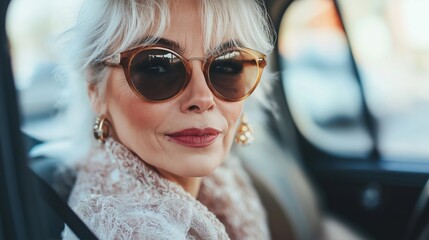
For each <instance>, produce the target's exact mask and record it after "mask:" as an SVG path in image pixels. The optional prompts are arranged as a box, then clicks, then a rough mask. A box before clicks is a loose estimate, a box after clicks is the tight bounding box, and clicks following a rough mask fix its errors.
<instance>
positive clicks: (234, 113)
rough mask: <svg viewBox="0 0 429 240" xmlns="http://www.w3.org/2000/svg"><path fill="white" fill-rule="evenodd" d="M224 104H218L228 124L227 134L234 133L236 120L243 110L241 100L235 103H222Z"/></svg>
mask: <svg viewBox="0 0 429 240" xmlns="http://www.w3.org/2000/svg"><path fill="white" fill-rule="evenodd" d="M223 105H224V106H220V107H221V109H222V113H223V115H224V117H225V119H226V121H227V122H228V126H229V131H228V134H229V135H234V133H235V129H236V125H237V121H238V120H239V118H240V115H241V113H242V111H243V102H236V103H224V104H223Z"/></svg>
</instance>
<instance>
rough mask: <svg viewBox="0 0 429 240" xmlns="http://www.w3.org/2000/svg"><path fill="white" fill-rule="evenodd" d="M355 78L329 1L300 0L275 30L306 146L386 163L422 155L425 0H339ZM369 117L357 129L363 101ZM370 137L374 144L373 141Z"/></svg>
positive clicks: (425, 134)
mask: <svg viewBox="0 0 429 240" xmlns="http://www.w3.org/2000/svg"><path fill="white" fill-rule="evenodd" d="M338 5H339V8H340V11H341V12H342V16H343V20H344V25H345V29H346V31H347V33H348V36H349V39H348V40H349V41H350V46H351V48H352V49H351V50H352V51H353V55H354V58H355V61H356V64H357V70H358V74H359V76H360V80H361V81H362V89H360V88H359V85H358V81H357V79H356V76H355V75H354V73H353V66H352V62H351V58H350V55H349V50H348V46H349V45H348V42H347V41H348V40H347V38H346V35H345V33H344V31H343V28H342V27H341V21H340V20H339V18H338V16H337V14H336V11H335V6H334V3H333V1H330V0H301V1H295V2H293V3H292V4H291V6H290V7H289V9H288V10H287V12H286V13H285V15H284V17H283V20H282V24H281V27H280V33H279V51H280V55H281V58H282V64H283V66H284V69H283V71H282V75H283V81H284V88H285V91H286V97H287V99H288V103H289V107H290V110H291V113H292V116H293V119H294V121H295V123H296V125H297V127H298V128H299V130H300V131H301V133H302V134H303V135H304V136H305V138H307V139H308V140H309V141H310V142H311V143H312V144H314V145H316V146H317V147H319V148H320V149H322V150H324V151H327V152H329V153H331V154H334V155H337V156H349V157H365V156H367V155H368V154H369V153H370V150H371V149H372V148H373V145H374V144H377V148H378V150H379V152H380V155H381V158H382V159H383V160H388V161H402V160H407V161H428V160H429V27H427V23H428V22H429V1H426V0H359V1H353V0H339V1H338ZM364 101H365V103H366V105H367V108H368V110H369V113H370V115H371V117H372V120H373V122H374V126H375V127H374V130H375V131H374V135H375V138H374V139H372V138H371V137H370V133H369V132H368V129H367V128H366V127H365V123H364V116H363V112H364V111H363V105H362V104H363V102H364ZM374 141H376V142H374Z"/></svg>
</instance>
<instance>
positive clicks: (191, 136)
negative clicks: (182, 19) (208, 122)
mask: <svg viewBox="0 0 429 240" xmlns="http://www.w3.org/2000/svg"><path fill="white" fill-rule="evenodd" d="M219 134H220V131H218V130H216V129H213V128H205V129H199V128H188V129H184V130H180V131H177V132H173V133H168V134H166V135H167V136H168V137H169V139H170V140H171V141H173V142H176V143H178V144H181V145H184V146H187V147H194V148H202V147H207V146H209V145H210V144H212V143H213V142H214V141H215V140H216V138H217V136H218V135H219Z"/></svg>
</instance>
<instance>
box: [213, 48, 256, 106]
mask: <svg viewBox="0 0 429 240" xmlns="http://www.w3.org/2000/svg"><path fill="white" fill-rule="evenodd" d="M258 73H259V66H258V63H257V61H256V59H255V57H254V56H253V55H251V54H249V53H247V52H244V51H240V50H232V51H229V52H226V53H223V54H222V55H219V56H217V57H216V58H215V59H214V60H213V61H212V63H211V64H210V69H209V78H210V83H211V85H212V86H213V88H214V89H215V90H216V92H217V93H218V94H220V95H221V96H222V97H224V98H226V99H228V100H232V101H237V100H241V99H243V98H244V97H246V96H248V95H249V94H250V93H251V92H252V91H253V90H254V89H255V87H256V84H257V83H258Z"/></svg>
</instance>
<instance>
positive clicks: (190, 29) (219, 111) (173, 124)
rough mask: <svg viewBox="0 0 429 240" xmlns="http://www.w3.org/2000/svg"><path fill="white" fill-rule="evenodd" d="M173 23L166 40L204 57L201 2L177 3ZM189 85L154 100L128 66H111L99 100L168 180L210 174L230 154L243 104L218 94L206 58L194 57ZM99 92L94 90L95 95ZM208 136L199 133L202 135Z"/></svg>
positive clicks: (117, 128) (122, 135)
mask: <svg viewBox="0 0 429 240" xmlns="http://www.w3.org/2000/svg"><path fill="white" fill-rule="evenodd" d="M170 8H171V18H172V19H171V21H170V22H171V24H170V28H169V29H168V30H167V31H166V32H165V34H164V35H163V36H162V38H164V39H166V40H169V41H173V42H175V43H177V44H178V45H179V46H180V48H181V49H184V50H183V52H179V53H180V54H181V55H182V56H183V57H185V58H187V59H189V58H193V57H203V56H204V52H203V36H202V31H201V30H199V29H201V27H200V25H201V24H200V16H199V14H200V9H199V5H198V2H197V1H192V0H186V1H183V0H180V1H178V0H177V1H172V2H171V3H170ZM191 64H192V76H191V80H190V82H189V85H188V86H187V87H186V89H185V90H184V92H182V93H181V94H180V95H179V96H178V97H176V98H173V99H172V100H169V101H166V102H161V103H151V102H146V101H144V100H142V99H141V98H139V97H138V96H137V95H136V94H135V93H134V92H133V91H132V90H131V89H130V87H129V86H128V84H127V81H126V79H125V75H124V72H123V69H122V68H119V67H114V68H111V72H110V75H109V78H108V82H107V87H106V95H105V99H104V101H103V100H101V101H99V103H98V104H95V105H96V106H95V108H96V110H97V112H98V113H99V114H100V115H105V116H106V117H107V118H108V119H109V120H110V122H111V124H112V126H113V130H114V134H115V137H116V138H117V139H118V140H119V141H120V142H121V143H122V144H124V145H125V146H127V147H128V148H129V149H131V150H132V151H133V152H134V153H136V154H137V155H138V156H139V157H140V158H141V159H142V160H143V161H145V162H146V163H148V164H150V165H152V166H154V167H155V168H157V169H158V170H159V171H160V172H161V174H162V175H163V176H164V177H166V178H168V179H173V180H174V179H177V178H178V177H197V176H204V175H208V174H210V173H211V172H212V171H213V170H214V169H215V168H216V167H218V166H219V165H220V164H221V163H222V161H223V160H224V158H225V156H226V154H227V153H228V152H229V150H230V147H231V144H232V141H233V138H234V134H235V125H236V122H237V119H238V118H239V116H240V114H241V111H242V107H243V103H242V102H226V101H223V100H220V99H218V98H216V97H215V96H214V95H213V93H212V92H211V91H210V89H209V88H208V86H207V84H206V81H205V77H204V75H203V72H202V62H201V61H191ZM93 95H94V94H91V97H93ZM202 133H203V134H204V135H205V136H198V135H199V134H202Z"/></svg>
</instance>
